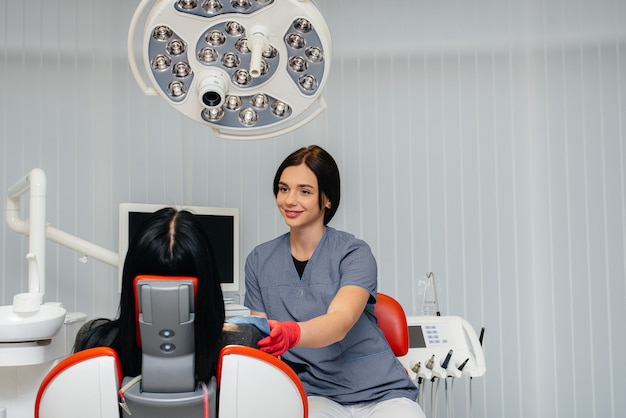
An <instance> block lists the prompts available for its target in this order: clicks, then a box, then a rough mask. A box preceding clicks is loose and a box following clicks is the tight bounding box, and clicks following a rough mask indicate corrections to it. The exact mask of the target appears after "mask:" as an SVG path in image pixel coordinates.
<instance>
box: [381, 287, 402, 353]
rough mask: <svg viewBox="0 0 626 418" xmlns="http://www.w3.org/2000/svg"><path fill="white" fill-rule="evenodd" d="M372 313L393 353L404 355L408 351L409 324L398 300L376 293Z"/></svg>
mask: <svg viewBox="0 0 626 418" xmlns="http://www.w3.org/2000/svg"><path fill="white" fill-rule="evenodd" d="M374 314H375V315H376V318H377V319H378V327H379V328H380V329H381V330H382V331H383V334H385V338H386V339H387V342H388V343H389V345H390V346H391V350H392V351H393V353H394V354H395V355H396V356H398V357H400V356H404V355H406V354H407V353H408V352H409V326H408V324H407V320H406V315H405V313H404V309H402V305H400V302H398V301H397V300H395V299H394V298H392V297H391V296H388V295H386V294H384V293H378V295H377V300H376V304H375V305H374Z"/></svg>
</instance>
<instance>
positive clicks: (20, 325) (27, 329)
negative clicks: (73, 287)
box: [0, 305, 65, 343]
mask: <svg viewBox="0 0 626 418" xmlns="http://www.w3.org/2000/svg"><path fill="white" fill-rule="evenodd" d="M64 320H65V309H63V308H61V307H59V306H54V305H41V306H40V307H39V310H37V311H35V312H27V313H22V312H14V310H13V306H12V305H9V306H0V343H14V342H24V341H37V340H47V339H50V338H52V337H54V336H55V335H56V334H57V332H59V330H60V329H61V326H63V322H64Z"/></svg>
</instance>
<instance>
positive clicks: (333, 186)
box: [273, 145, 341, 225]
mask: <svg viewBox="0 0 626 418" xmlns="http://www.w3.org/2000/svg"><path fill="white" fill-rule="evenodd" d="M300 164H306V166H307V167H309V168H310V169H311V171H312V172H313V174H315V177H316V178H317V186H318V188H319V192H320V193H319V207H320V209H322V198H323V196H326V197H327V198H328V200H329V202H330V208H326V210H325V211H324V225H327V224H328V223H329V222H330V220H331V219H332V218H333V216H335V213H336V212H337V208H339V200H340V197H341V181H340V178H339V167H337V163H336V162H335V160H334V158H333V157H332V156H331V155H330V154H329V153H328V152H327V151H326V150H324V149H323V148H322V147H320V146H318V145H310V146H308V147H303V148H300V149H299V150H296V151H294V152H293V153H291V154H289V155H288V156H287V158H285V160H284V161H283V162H282V163H281V164H280V166H279V167H278V170H276V175H275V176H274V185H273V186H274V197H276V196H277V195H278V183H279V182H280V176H281V175H282V174H283V171H285V169H286V168H287V167H292V166H297V165H300Z"/></svg>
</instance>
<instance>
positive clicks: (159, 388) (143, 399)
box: [123, 275, 216, 418]
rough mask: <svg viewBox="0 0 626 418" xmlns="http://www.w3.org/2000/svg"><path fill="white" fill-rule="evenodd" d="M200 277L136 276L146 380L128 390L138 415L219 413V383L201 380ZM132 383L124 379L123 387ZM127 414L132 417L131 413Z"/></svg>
mask: <svg viewBox="0 0 626 418" xmlns="http://www.w3.org/2000/svg"><path fill="white" fill-rule="evenodd" d="M197 283H198V280H197V278H195V277H172V276H151V275H144V276H137V277H136V278H135V279H134V285H133V288H134V291H135V306H136V321H137V338H138V340H137V344H138V345H139V346H140V347H141V362H142V363H141V382H140V384H135V385H132V386H130V387H129V389H128V390H127V391H126V392H125V393H124V395H125V398H126V403H127V404H128V408H129V409H130V411H131V412H132V417H133V418H144V417H145V418H161V417H171V416H185V417H190V418H191V417H204V416H206V414H207V412H208V411H209V410H210V412H209V413H208V414H209V416H211V417H215V416H216V415H215V414H216V412H215V411H216V402H215V399H216V384H215V382H214V381H213V382H210V383H209V385H208V387H207V386H203V385H202V383H201V382H197V380H196V370H195V322H194V321H195V305H196V296H197ZM131 381H132V378H130V377H125V378H124V385H126V383H129V384H130V382H131ZM123 414H124V416H127V415H128V416H130V414H127V412H126V411H124V412H123Z"/></svg>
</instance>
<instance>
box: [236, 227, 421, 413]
mask: <svg viewBox="0 0 626 418" xmlns="http://www.w3.org/2000/svg"><path fill="white" fill-rule="evenodd" d="M376 269H377V268H376V260H375V259H374V256H373V255H372V252H371V250H370V248H369V246H368V245H367V244H366V243H365V242H364V241H362V240H359V239H357V238H355V237H354V236H353V235H351V234H349V233H346V232H342V231H337V230H335V229H333V228H330V227H326V231H325V232H324V235H323V236H322V239H321V240H320V242H319V243H318V245H317V247H316V249H315V251H314V253H313V255H312V256H311V259H310V260H309V261H308V263H307V265H306V267H305V269H304V273H303V275H302V278H300V277H299V276H298V273H297V271H296V268H295V266H294V262H293V259H292V256H291V252H290V248H289V234H288V233H287V234H285V235H282V236H280V237H278V238H276V239H274V240H272V241H269V242H266V243H264V244H261V245H259V246H257V247H256V248H255V249H254V250H253V251H252V252H251V253H250V255H249V256H248V258H247V260H246V267H245V272H246V296H245V301H244V303H245V305H246V306H247V307H248V308H250V309H251V310H254V311H258V312H265V313H266V314H267V316H268V318H269V319H275V320H278V321H298V322H302V321H307V320H309V319H311V318H315V317H317V316H320V315H323V314H325V313H326V311H327V310H328V306H329V305H330V302H331V301H332V299H333V298H334V297H335V295H336V294H337V291H338V290H339V288H340V287H342V286H346V285H354V286H359V287H362V288H364V289H366V290H367V291H368V292H369V293H370V295H371V297H370V302H372V303H368V304H367V306H366V308H365V310H364V312H363V314H362V315H361V317H360V318H359V319H358V321H357V323H356V324H355V325H354V327H353V328H352V329H351V330H350V331H349V332H348V334H347V335H346V337H345V338H344V339H343V340H342V341H339V342H337V343H335V344H332V345H330V346H328V347H324V348H302V347H294V348H292V349H291V350H289V351H287V352H286V353H285V354H283V356H282V359H283V360H285V361H286V362H287V363H289V364H290V365H291V366H292V367H293V368H294V370H295V371H296V372H297V373H298V376H299V377H300V379H301V380H302V383H303V384H304V387H305V389H306V391H307V395H309V396H323V397H326V398H329V399H332V400H333V401H335V402H338V403H341V404H344V405H349V404H356V403H362V402H372V401H382V400H386V399H392V398H399V397H406V398H409V399H411V400H415V399H416V397H417V388H416V386H415V385H414V384H413V382H412V381H411V380H410V378H409V377H408V375H407V373H406V371H405V370H404V367H403V366H402V364H401V363H400V362H399V361H398V359H397V358H396V357H395V355H394V354H393V352H392V351H391V349H390V347H389V345H388V344H387V341H386V340H385V337H384V335H383V333H382V331H381V330H380V329H379V328H378V325H377V323H376V317H375V316H374V304H373V301H375V298H376V292H377V279H376V275H377V273H376Z"/></svg>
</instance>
